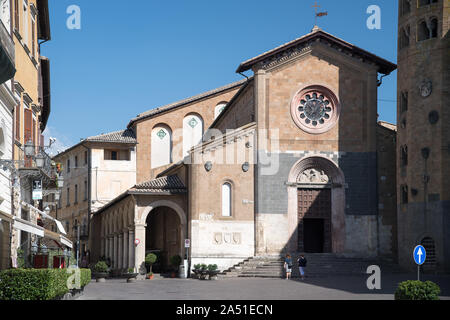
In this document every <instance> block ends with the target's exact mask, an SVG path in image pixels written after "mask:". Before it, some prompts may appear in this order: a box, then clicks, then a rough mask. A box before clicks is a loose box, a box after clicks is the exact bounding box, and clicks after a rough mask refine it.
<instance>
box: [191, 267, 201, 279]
mask: <svg viewBox="0 0 450 320" xmlns="http://www.w3.org/2000/svg"><path fill="white" fill-rule="evenodd" d="M200 268H201V264H195V265H194V269H192V272H193V273H194V276H193V278H194V279H198V278H200Z"/></svg>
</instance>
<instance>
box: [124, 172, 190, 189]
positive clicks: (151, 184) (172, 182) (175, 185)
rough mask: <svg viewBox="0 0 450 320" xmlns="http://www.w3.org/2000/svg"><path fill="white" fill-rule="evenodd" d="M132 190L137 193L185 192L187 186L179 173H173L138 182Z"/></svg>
mask: <svg viewBox="0 0 450 320" xmlns="http://www.w3.org/2000/svg"><path fill="white" fill-rule="evenodd" d="M130 191H132V192H136V193H149V192H150V193H185V192H186V187H185V186H184V184H183V182H182V181H181V179H180V178H179V177H178V176H177V175H172V176H166V177H161V178H157V179H154V180H150V181H147V182H144V183H141V184H138V185H136V186H134V187H133V188H131V189H130Z"/></svg>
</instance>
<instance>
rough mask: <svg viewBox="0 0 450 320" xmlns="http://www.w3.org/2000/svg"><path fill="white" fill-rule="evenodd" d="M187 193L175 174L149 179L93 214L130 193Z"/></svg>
mask: <svg viewBox="0 0 450 320" xmlns="http://www.w3.org/2000/svg"><path fill="white" fill-rule="evenodd" d="M185 193H187V188H186V186H185V185H184V183H183V181H181V179H180V178H179V177H178V176H177V175H171V176H165V177H160V178H157V179H154V180H150V181H147V182H144V183H141V184H138V185H135V186H134V187H132V188H130V189H128V190H127V191H125V192H123V193H122V194H120V195H119V196H117V197H116V198H115V199H113V200H111V201H110V202H108V203H107V204H105V205H104V206H103V207H101V208H100V209H98V210H97V211H96V212H94V214H95V215H97V214H100V213H102V212H103V211H105V210H106V209H108V208H110V207H112V206H114V205H115V204H116V203H118V202H120V201H122V200H123V199H125V198H126V197H128V196H132V195H149V196H152V195H176V194H185Z"/></svg>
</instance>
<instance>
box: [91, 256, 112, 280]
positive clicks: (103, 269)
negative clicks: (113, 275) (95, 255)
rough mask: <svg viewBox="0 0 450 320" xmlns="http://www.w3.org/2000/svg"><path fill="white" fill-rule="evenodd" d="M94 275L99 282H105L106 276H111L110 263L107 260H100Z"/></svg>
mask: <svg viewBox="0 0 450 320" xmlns="http://www.w3.org/2000/svg"><path fill="white" fill-rule="evenodd" d="M93 273H94V277H95V279H96V281H97V282H105V281H106V280H105V278H107V277H108V276H109V272H108V265H107V264H106V263H105V261H99V262H97V263H96V264H95V266H94V272H93Z"/></svg>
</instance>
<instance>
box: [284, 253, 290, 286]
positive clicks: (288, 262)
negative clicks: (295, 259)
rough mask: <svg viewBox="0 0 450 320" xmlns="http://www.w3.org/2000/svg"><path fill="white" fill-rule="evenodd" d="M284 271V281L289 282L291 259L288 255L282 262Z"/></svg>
mask: <svg viewBox="0 0 450 320" xmlns="http://www.w3.org/2000/svg"><path fill="white" fill-rule="evenodd" d="M284 270H286V280H289V279H290V278H291V273H292V258H291V256H290V255H289V254H287V255H286V259H285V260H284Z"/></svg>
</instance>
